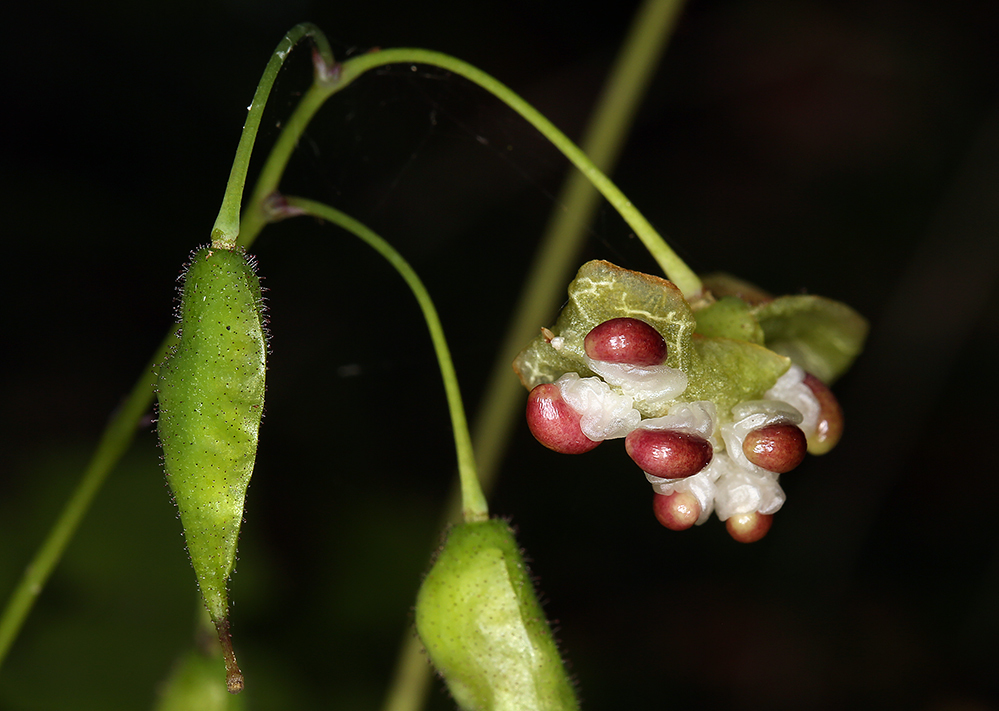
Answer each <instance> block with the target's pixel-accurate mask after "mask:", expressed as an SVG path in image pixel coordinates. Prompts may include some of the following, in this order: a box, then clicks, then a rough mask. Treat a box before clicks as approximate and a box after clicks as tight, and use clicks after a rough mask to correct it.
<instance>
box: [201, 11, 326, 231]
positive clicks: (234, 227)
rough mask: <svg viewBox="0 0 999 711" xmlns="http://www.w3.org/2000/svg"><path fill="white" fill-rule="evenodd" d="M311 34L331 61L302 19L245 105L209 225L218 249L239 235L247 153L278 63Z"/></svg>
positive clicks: (321, 39)
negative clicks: (212, 222) (226, 177)
mask: <svg viewBox="0 0 999 711" xmlns="http://www.w3.org/2000/svg"><path fill="white" fill-rule="evenodd" d="M306 37H311V38H312V41H313V42H315V44H316V51H317V52H318V53H319V54H320V56H321V57H322V58H323V60H324V62H325V64H327V65H331V64H332V63H333V54H332V52H331V51H330V46H329V42H327V41H326V36H325V35H324V34H323V32H322V30H320V29H319V28H318V27H316V26H315V25H312V24H309V23H307V22H306V23H302V24H300V25H295V26H294V27H292V28H291V29H290V30H289V31H288V34H286V35H285V36H284V39H282V40H281V41H280V42H279V43H278V46H277V47H275V48H274V53H273V54H272V55H271V58H270V61H269V62H267V66H266V67H264V73H263V74H262V75H261V77H260V82H259V83H258V84H257V90H256V92H254V94H253V101H251V102H250V105H249V107H247V115H246V123H244V124H243V133H242V134H241V135H240V137H239V145H238V146H237V147H236V157H235V159H234V160H233V162H232V169H231V170H230V171H229V182H228V184H227V185H226V188H225V195H224V196H223V197H222V207H221V208H220V209H219V214H218V217H216V218H215V226H214V227H213V228H212V244H213V245H214V246H215V247H218V248H220V249H232V248H233V247H234V246H235V245H236V238H237V236H238V235H239V212H240V206H241V205H242V202H243V185H244V184H245V183H246V172H247V170H248V169H249V166H250V154H251V153H253V144H254V143H255V141H256V140H257V129H258V128H260V119H261V118H262V117H263V115H264V107H265V106H266V105H267V97H268V96H270V93H271V88H272V87H273V86H274V80H275V79H277V75H278V72H279V71H280V70H281V65H283V64H284V60H285V58H286V57H287V56H288V54H289V53H290V52H291V50H292V48H294V46H295V45H296V44H298V43H299V42H300V41H301V40H302V39H304V38H306Z"/></svg>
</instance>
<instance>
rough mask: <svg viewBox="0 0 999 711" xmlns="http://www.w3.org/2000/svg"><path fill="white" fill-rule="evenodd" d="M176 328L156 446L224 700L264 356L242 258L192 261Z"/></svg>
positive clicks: (253, 283)
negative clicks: (212, 642)
mask: <svg viewBox="0 0 999 711" xmlns="http://www.w3.org/2000/svg"><path fill="white" fill-rule="evenodd" d="M179 325H180V343H179V344H178V345H177V348H176V349H175V350H174V352H173V353H172V354H171V355H170V356H169V357H168V358H167V360H166V362H165V363H164V364H163V365H162V366H161V368H160V378H159V390H158V397H159V424H158V429H159V435H160V442H161V444H162V445H163V455H164V460H165V465H166V474H167V481H168V483H169V485H170V489H171V491H172V492H173V495H174V498H175V500H176V502H177V507H178V508H179V509H180V520H181V523H182V524H183V526H184V536H185V538H186V540H187V549H188V552H189V553H190V555H191V563H192V564H193V566H194V572H195V574H196V575H197V578H198V586H199V587H200V588H201V594H202V596H203V597H204V600H205V605H206V606H207V607H208V612H209V614H210V615H211V618H212V621H213V622H214V623H215V626H216V628H218V630H219V636H220V639H221V641H222V644H223V648H224V649H225V650H226V652H227V654H226V657H227V667H228V669H229V679H228V681H229V687H230V691H238V690H239V689H240V688H242V676H241V675H239V673H238V672H239V670H238V668H237V667H236V666H235V659H234V658H232V657H231V648H229V649H227V644H228V643H229V639H228V606H229V602H228V592H227V589H226V586H227V583H228V580H229V575H230V573H231V572H232V569H233V566H234V564H235V559H236V542H237V539H238V538H239V526H240V522H241V521H242V518H243V501H244V497H245V495H246V487H247V485H248V484H249V482H250V475H251V474H252V472H253V462H254V458H255V456H256V451H257V431H258V429H259V427H260V416H261V413H262V411H263V406H264V370H265V357H266V351H267V348H266V343H265V334H264V324H263V316H262V302H261V296H260V281H259V280H258V278H257V275H256V273H255V272H254V269H253V265H252V263H251V262H250V261H248V260H247V258H246V256H245V254H243V253H242V251H235V250H226V249H212V248H204V249H201V250H199V251H197V252H196V253H195V254H194V256H193V257H192V258H191V262H190V265H189V267H188V269H187V273H186V274H185V276H184V286H183V289H182V296H181V303H180V324H179ZM230 647H231V645H230ZM234 685H235V688H234Z"/></svg>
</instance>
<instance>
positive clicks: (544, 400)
mask: <svg viewBox="0 0 999 711" xmlns="http://www.w3.org/2000/svg"><path fill="white" fill-rule="evenodd" d="M579 419H580V417H579V413H578V412H576V411H575V410H573V409H572V408H571V407H570V406H569V404H568V403H567V402H566V401H565V400H564V399H563V398H562V391H561V390H559V387H558V385H555V384H554V383H542V384H541V385H539V386H537V387H536V388H534V389H533V390H532V391H531V393H530V395H528V396H527V426H528V428H529V429H530V430H531V434H533V435H534V438H535V439H536V440H538V441H539V442H540V443H541V444H543V445H545V446H546V447H548V449H551V450H554V451H556V452H558V453H559V454H583V453H584V452H589V451H590V450H591V449H593V448H594V447H596V446H597V445H598V444H600V442H597V441H594V440H592V439H590V438H589V437H587V436H586V435H584V434H583V431H582V430H581V429H580V428H579Z"/></svg>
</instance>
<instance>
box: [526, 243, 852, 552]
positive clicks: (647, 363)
mask: <svg viewBox="0 0 999 711" xmlns="http://www.w3.org/2000/svg"><path fill="white" fill-rule="evenodd" d="M706 284H707V285H709V288H710V289H711V290H712V291H711V292H706V294H705V295H704V297H703V298H701V299H700V300H699V301H698V303H697V304H696V306H695V307H692V306H691V305H690V304H689V303H688V302H687V301H686V300H685V299H684V298H683V296H682V295H681V294H680V293H679V291H678V290H677V289H676V287H675V286H673V285H672V284H671V283H670V282H668V281H665V280H662V279H659V278H657V277H653V276H649V275H646V274H640V273H638V272H632V271H628V270H625V269H621V268H619V267H615V266H614V265H612V264H609V263H607V262H589V263H587V264H585V265H584V266H583V267H582V268H581V269H580V271H579V273H578V274H577V276H576V279H575V280H574V281H573V282H572V284H570V287H569V301H568V303H567V304H566V306H565V308H564V309H563V311H562V313H561V314H560V316H559V319H558V321H557V322H556V324H555V326H553V327H552V328H551V329H548V328H544V329H542V332H541V335H540V336H539V337H537V338H536V339H535V340H534V341H533V342H532V343H531V344H530V345H529V346H528V347H527V348H526V349H525V350H524V351H523V352H522V353H521V354H520V356H518V358H517V360H516V361H515V363H514V367H515V369H516V371H517V373H518V375H519V376H520V378H521V380H522V382H523V383H524V385H525V386H526V387H527V388H528V389H530V391H531V393H530V396H529V398H528V405H527V422H528V425H529V427H530V429H531V432H532V433H533V434H534V436H535V437H536V438H537V439H538V441H539V442H541V443H542V444H544V445H545V446H546V447H548V448H550V449H553V450H555V451H557V452H561V453H565V454H581V453H583V452H587V451H589V450H591V449H593V448H594V447H596V446H598V445H599V444H600V443H601V442H603V441H604V440H607V439H619V438H623V439H624V440H625V449H626V450H627V453H628V455H629V456H630V457H631V459H632V460H633V461H634V462H635V463H636V464H637V465H638V466H639V467H640V468H641V470H642V471H643V472H644V473H645V477H646V479H647V480H648V481H649V483H650V484H651V485H652V488H653V490H654V492H655V494H654V497H653V511H654V513H655V515H656V518H657V519H658V520H659V521H660V522H661V523H662V524H663V525H664V526H666V527H667V528H670V529H673V530H684V529H687V528H690V527H691V526H693V525H695V524H701V523H704V522H705V521H706V520H707V519H708V518H709V517H710V515H711V513H712V512H714V513H715V514H716V515H717V516H718V518H719V519H721V520H724V521H726V526H727V528H728V531H729V533H730V534H731V535H732V536H733V538H735V539H736V540H739V541H744V542H750V541H755V540H759V539H760V538H762V537H763V536H764V535H765V534H766V533H767V531H768V530H769V528H770V524H771V521H772V517H773V514H774V513H776V512H777V511H778V510H779V509H780V508H781V506H782V505H783V503H784V499H785V496H784V491H783V489H782V488H781V486H780V483H779V481H778V478H779V476H780V474H784V473H786V472H788V471H791V470H792V469H794V468H795V467H797V466H798V465H799V464H800V463H801V462H802V460H803V459H804V457H805V453H806V451H809V452H812V453H815V454H821V453H824V452H826V451H828V450H829V449H831V448H832V447H833V446H834V445H835V444H836V442H837V441H838V439H839V436H840V434H841V432H842V426H843V415H842V411H841V410H840V407H839V404H838V402H837V401H836V398H835V396H834V395H833V394H832V392H831V391H830V390H829V388H828V387H827V385H826V384H825V382H823V381H826V382H828V381H831V380H832V379H833V378H834V377H835V376H836V375H838V374H839V373H840V372H842V370H844V369H845V368H846V367H848V365H849V363H850V362H851V361H852V360H853V358H854V357H855V356H856V354H857V353H859V351H860V347H861V346H862V343H863V339H864V337H865V335H866V323H865V322H864V321H863V319H862V318H861V317H860V316H858V315H857V314H856V313H855V312H853V311H852V310H850V309H849V308H848V307H846V306H843V305H842V304H838V303H837V302H834V301H830V300H827V299H821V298H820V297H813V296H792V297H781V298H778V299H774V298H772V297H770V296H769V295H766V294H763V293H762V292H760V291H759V290H758V289H756V288H755V287H751V286H749V285H745V284H743V283H742V282H738V281H736V280H734V279H732V278H731V277H715V278H711V279H706ZM712 292H713V293H712ZM816 373H818V375H816Z"/></svg>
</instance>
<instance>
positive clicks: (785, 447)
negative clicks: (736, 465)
mask: <svg viewBox="0 0 999 711" xmlns="http://www.w3.org/2000/svg"><path fill="white" fill-rule="evenodd" d="M806 450H807V445H806V442H805V433H804V432H802V431H801V428H800V427H798V426H797V425H791V424H776V425H767V426H766V427H760V428H759V429H758V430H753V431H752V432H750V433H749V434H747V435H746V439H744V440H743V441H742V451H743V452H745V453H746V458H747V459H748V460H749V461H751V462H752V463H753V464H755V465H756V466H758V467H763V468H764V469H766V470H768V471H772V472H775V473H777V474H784V473H785V472H789V471H791V470H792V469H794V468H795V467H796V466H798V465H799V464H801V462H802V461H803V460H804V459H805V452H806Z"/></svg>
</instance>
